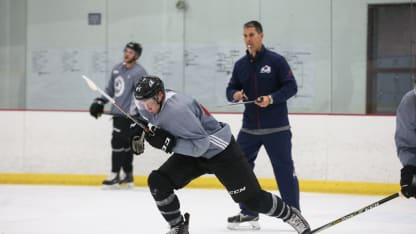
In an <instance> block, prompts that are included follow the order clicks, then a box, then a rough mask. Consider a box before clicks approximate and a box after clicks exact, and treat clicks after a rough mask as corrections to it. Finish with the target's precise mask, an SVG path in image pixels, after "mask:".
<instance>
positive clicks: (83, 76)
mask: <svg viewBox="0 0 416 234" xmlns="http://www.w3.org/2000/svg"><path fill="white" fill-rule="evenodd" d="M82 78H83V79H84V80H85V82H87V85H88V87H90V89H91V90H92V91H97V86H96V85H95V83H94V82H92V80H90V79H89V78H88V77H86V76H85V75H82Z"/></svg>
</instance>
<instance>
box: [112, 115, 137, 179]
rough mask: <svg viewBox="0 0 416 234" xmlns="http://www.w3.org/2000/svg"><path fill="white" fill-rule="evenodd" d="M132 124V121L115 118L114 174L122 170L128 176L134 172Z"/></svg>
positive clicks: (113, 142)
mask: <svg viewBox="0 0 416 234" xmlns="http://www.w3.org/2000/svg"><path fill="white" fill-rule="evenodd" d="M131 123H132V122H131V120H129V119H127V118H125V117H121V116H115V117H114V118H113V134H112V139H111V147H112V154H111V171H112V172H114V173H119V172H120V169H121V168H123V171H124V172H125V173H126V174H127V173H130V172H132V171H133V153H132V151H131V148H130V136H131V131H130V125H131Z"/></svg>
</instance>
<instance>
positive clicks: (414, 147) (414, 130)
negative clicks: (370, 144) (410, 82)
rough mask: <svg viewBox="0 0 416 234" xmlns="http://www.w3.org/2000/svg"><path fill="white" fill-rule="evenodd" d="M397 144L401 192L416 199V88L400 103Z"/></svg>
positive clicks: (397, 119) (397, 117) (397, 116)
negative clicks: (400, 164)
mask: <svg viewBox="0 0 416 234" xmlns="http://www.w3.org/2000/svg"><path fill="white" fill-rule="evenodd" d="M394 139H395V142H396V148H397V154H398V156H399V159H400V162H401V163H402V165H403V168H402V169H401V179H400V185H401V192H402V194H403V195H404V196H405V197H407V198H410V197H414V198H416V87H415V88H414V89H412V90H411V91H409V92H407V93H406V94H405V95H404V96H403V98H402V100H401V101H400V104H399V107H398V108H397V113H396V133H395V137H394Z"/></svg>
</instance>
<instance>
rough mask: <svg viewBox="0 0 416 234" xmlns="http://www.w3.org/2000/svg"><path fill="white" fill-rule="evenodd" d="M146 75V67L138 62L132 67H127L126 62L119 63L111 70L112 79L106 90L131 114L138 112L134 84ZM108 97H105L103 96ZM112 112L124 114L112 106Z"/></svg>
mask: <svg viewBox="0 0 416 234" xmlns="http://www.w3.org/2000/svg"><path fill="white" fill-rule="evenodd" d="M144 75H146V71H145V70H144V68H143V67H142V66H141V65H139V64H136V65H134V66H133V67H131V68H126V66H125V65H124V63H120V64H117V65H116V66H114V68H113V70H112V71H111V77H110V81H109V82H108V85H107V87H106V88H105V92H106V93H107V94H108V95H109V96H110V97H113V98H114V100H116V102H117V103H118V104H119V105H120V106H121V108H122V109H123V110H125V111H127V112H129V113H130V114H136V113H135V108H133V107H134V102H133V100H134V96H133V91H134V85H135V84H136V82H137V81H138V80H139V79H140V78H142V77H143V76H144ZM102 98H103V99H106V98H105V97H102ZM111 113H112V114H114V115H122V113H121V111H120V110H118V109H117V108H115V107H114V106H111Z"/></svg>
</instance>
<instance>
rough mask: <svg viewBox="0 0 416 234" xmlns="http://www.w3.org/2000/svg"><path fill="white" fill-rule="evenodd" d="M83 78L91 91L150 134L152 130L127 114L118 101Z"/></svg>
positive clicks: (85, 77) (86, 78)
mask: <svg viewBox="0 0 416 234" xmlns="http://www.w3.org/2000/svg"><path fill="white" fill-rule="evenodd" d="M82 78H83V79H84V80H85V82H87V85H88V87H90V89H91V90H93V91H97V92H99V93H100V94H101V95H103V96H104V97H105V98H106V99H107V100H108V101H109V102H110V103H111V104H112V105H113V106H115V107H116V108H117V109H118V110H119V111H121V113H123V115H125V116H126V117H127V118H129V119H130V120H131V121H133V123H135V124H137V125H138V126H140V127H141V128H142V129H143V130H144V131H145V132H150V129H149V128H148V127H146V126H145V125H143V124H142V123H140V122H139V121H137V120H136V119H135V118H133V117H132V116H131V115H130V114H129V113H127V112H126V111H125V110H123V108H121V107H120V106H119V105H118V104H117V102H116V100H114V98H112V97H110V96H109V95H108V94H107V93H106V92H104V91H103V90H102V89H100V88H99V87H98V86H97V85H96V84H95V83H94V82H93V81H92V80H91V79H90V78H88V77H87V76H85V75H82Z"/></svg>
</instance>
